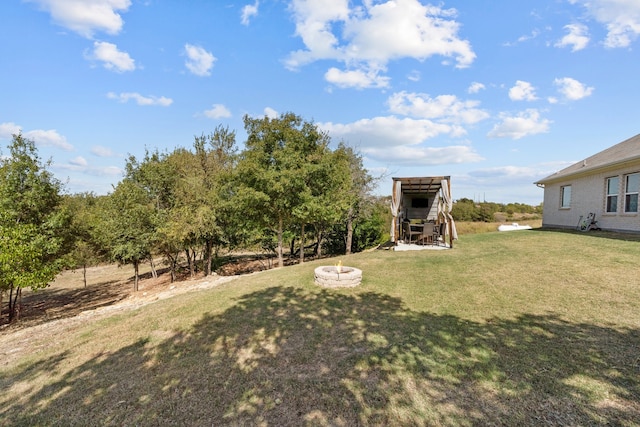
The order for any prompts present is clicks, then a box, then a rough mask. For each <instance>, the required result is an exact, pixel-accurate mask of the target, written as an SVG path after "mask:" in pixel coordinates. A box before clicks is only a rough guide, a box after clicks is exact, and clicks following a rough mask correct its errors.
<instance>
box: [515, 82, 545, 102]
mask: <svg viewBox="0 0 640 427" xmlns="http://www.w3.org/2000/svg"><path fill="white" fill-rule="evenodd" d="M509 98H510V99H511V100H512V101H535V100H536V99H538V98H537V97H536V90H535V88H534V87H533V86H532V85H531V83H529V82H524V81H522V80H517V81H516V85H515V86H513V87H512V88H511V89H509Z"/></svg>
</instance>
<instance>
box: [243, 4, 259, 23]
mask: <svg viewBox="0 0 640 427" xmlns="http://www.w3.org/2000/svg"><path fill="white" fill-rule="evenodd" d="M258 6H260V3H259V2H258V1H257V0H256V2H255V3H254V4H247V5H245V6H244V7H243V8H242V12H241V14H240V22H242V25H249V21H250V20H251V18H253V17H254V16H258Z"/></svg>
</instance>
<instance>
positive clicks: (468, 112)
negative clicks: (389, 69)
mask: <svg viewBox="0 0 640 427" xmlns="http://www.w3.org/2000/svg"><path fill="white" fill-rule="evenodd" d="M387 103H388V105H389V110H390V111H391V112H392V113H394V114H402V115H405V116H411V117H417V118H423V119H437V120H440V121H442V122H445V123H464V124H472V123H477V122H479V121H481V120H484V119H487V118H488V117H489V113H487V112H486V111H484V110H481V109H479V108H477V106H478V105H479V104H480V102H479V101H462V100H459V99H458V98H457V97H456V96H455V95H439V96H437V97H435V98H431V97H430V96H429V95H427V94H424V93H407V92H404V91H403V92H397V93H394V94H393V95H391V96H390V97H389V99H388V100H387Z"/></svg>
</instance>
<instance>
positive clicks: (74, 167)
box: [53, 157, 124, 177]
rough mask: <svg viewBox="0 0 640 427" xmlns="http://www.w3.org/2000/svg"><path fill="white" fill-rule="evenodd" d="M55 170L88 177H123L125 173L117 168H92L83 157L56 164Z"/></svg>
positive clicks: (54, 165)
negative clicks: (77, 173)
mask: <svg viewBox="0 0 640 427" xmlns="http://www.w3.org/2000/svg"><path fill="white" fill-rule="evenodd" d="M53 169H56V170H64V171H72V172H79V173H82V174H84V175H88V176H108V177H114V176H122V175H123V174H124V171H123V170H122V169H121V168H119V167H117V166H92V165H90V164H89V163H88V162H87V161H86V160H85V159H83V158H82V157H76V158H75V159H72V160H70V161H69V162H68V163H54V164H53Z"/></svg>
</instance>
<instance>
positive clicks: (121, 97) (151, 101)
mask: <svg viewBox="0 0 640 427" xmlns="http://www.w3.org/2000/svg"><path fill="white" fill-rule="evenodd" d="M107 98H109V99H115V100H117V101H119V102H122V103H126V102H129V100H130V99H132V100H134V101H135V102H136V103H137V104H138V105H145V106H146V105H159V106H161V107H168V106H169V105H171V104H172V103H173V99H171V98H166V97H164V96H161V97H157V96H142V95H140V94H139V93H136V92H124V93H121V94H115V93H113V92H109V93H108V94H107Z"/></svg>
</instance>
